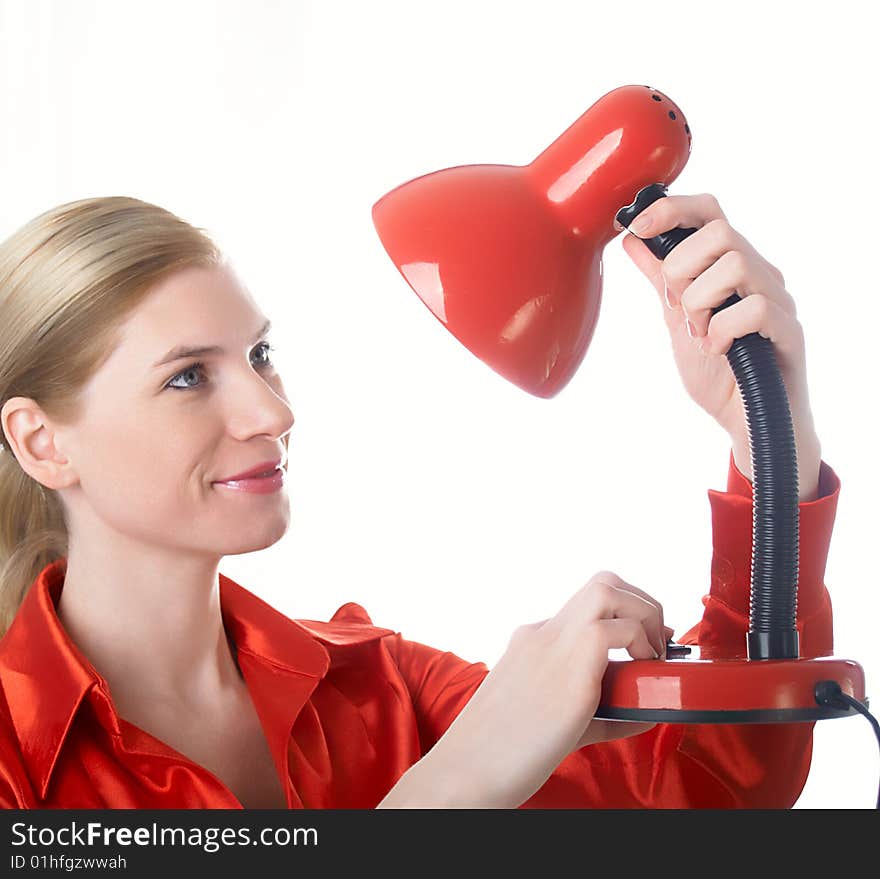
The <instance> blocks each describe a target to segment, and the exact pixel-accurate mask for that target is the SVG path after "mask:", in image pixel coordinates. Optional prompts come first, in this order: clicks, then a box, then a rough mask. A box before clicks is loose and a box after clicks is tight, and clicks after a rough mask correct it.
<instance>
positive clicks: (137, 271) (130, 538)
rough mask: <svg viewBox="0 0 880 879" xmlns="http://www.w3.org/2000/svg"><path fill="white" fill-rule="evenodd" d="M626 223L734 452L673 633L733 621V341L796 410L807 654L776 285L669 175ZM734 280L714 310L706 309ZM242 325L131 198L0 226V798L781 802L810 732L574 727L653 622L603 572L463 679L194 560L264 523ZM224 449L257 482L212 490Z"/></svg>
mask: <svg viewBox="0 0 880 879" xmlns="http://www.w3.org/2000/svg"><path fill="white" fill-rule="evenodd" d="M639 219H640V220H650V221H651V225H650V227H648V228H644V229H640V228H636V227H634V228H633V231H634V232H637V233H638V234H640V235H643V236H645V237H647V236H649V235H655V234H657V233H659V232H661V231H664V230H667V229H670V228H673V227H675V226H687V227H697V229H698V231H697V232H696V233H694V234H693V235H691V236H690V237H689V238H687V239H686V240H685V241H684V242H682V243H681V244H680V245H679V246H678V247H677V248H676V249H675V250H674V251H673V252H672V253H671V254H670V255H669V256H668V257H667V258H666V260H664V261H663V263H660V262H658V261H657V260H656V259H655V258H654V257H653V255H651V254H650V252H649V251H648V249H647V248H646V247H645V245H644V244H643V243H641V241H640V240H639V239H638V237H636V235H627V236H626V238H625V240H624V248H625V250H626V252H627V253H628V254H629V256H630V257H631V258H632V259H633V261H634V262H635V263H636V265H637V266H638V267H639V268H640V269H641V271H642V272H643V273H644V274H645V275H646V276H647V277H648V279H649V280H650V281H651V283H652V284H653V285H654V287H655V289H656V290H657V291H658V294H659V295H660V296H662V297H663V298H664V299H665V302H666V304H665V305H664V306H663V313H664V317H665V320H666V325H667V327H668V329H669V332H670V338H671V340H672V345H673V352H674V355H675V359H676V362H677V364H678V367H679V370H680V371H681V374H682V379H683V381H684V384H685V388H686V389H687V391H688V393H689V394H690V395H691V396H692V397H693V398H694V400H696V402H697V403H699V404H700V405H701V406H702V407H703V408H705V409H706V410H707V411H708V412H709V414H710V415H711V416H712V417H713V418H715V419H716V421H718V422H719V423H720V424H721V425H722V426H723V427H724V428H725V430H727V432H728V434H729V436H730V438H731V444H732V451H731V455H730V462H729V463H730V471H729V477H728V491H727V492H713V491H710V493H709V496H710V501H711V504H712V514H713V529H714V534H713V548H714V555H713V562H712V565H713V568H712V570H713V579H712V586H711V592H710V595H708V596H706V597H705V598H704V604H705V612H704V615H703V618H702V620H701V621H700V623H699V624H698V625H697V626H695V627H694V628H693V629H692V630H691V631H690V632H688V633H687V634H686V635H685V636H684V637H683V638H681V639H680V640H681V641H682V643H700V644H701V646H704V647H717V648H719V649H726V648H729V649H731V650H737V649H740V648H741V645H742V644H743V641H744V637H745V632H746V630H747V628H748V597H749V596H748V593H749V571H750V556H751V545H750V544H751V540H750V536H751V535H750V529H751V516H752V502H751V484H750V482H749V478H750V474H751V467H750V460H749V443H748V431H747V425H746V422H745V418H744V413H743V409H742V406H741V403H740V398H739V393H738V389H737V387H736V384H735V382H734V379H733V376H732V374H731V371H730V368H729V366H728V364H727V361H726V358H725V357H724V356H723V354H724V353H725V352H726V351H727V350H728V348H729V347H730V344H731V343H732V340H733V339H734V338H738V337H741V336H744V335H746V334H748V333H752V332H756V331H757V332H760V333H761V334H762V335H764V336H765V337H767V338H770V339H772V340H773V342H774V345H775V347H776V352H777V356H778V360H779V363H780V367H781V370H782V374H783V378H784V380H785V383H786V387H787V389H788V393H789V399H790V402H791V409H792V416H793V419H794V426H795V438H796V442H797V454H798V467H799V475H800V501H801V503H800V516H801V519H800V521H801V530H800V538H801V546H800V575H799V601H798V629H799V634H800V645H801V653H802V655H805V656H810V655H820V654H826V653H830V652H831V647H832V644H831V606H830V602H829V599H828V594H827V591H826V589H825V587H824V584H823V575H824V567H825V559H826V556H827V551H828V544H829V541H830V536H831V529H832V526H833V520H834V514H835V510H836V503H837V496H838V491H839V481H838V480H837V477H836V475H835V474H834V472H833V471H832V470H831V468H830V467H828V466H827V464H825V463H824V462H822V461H821V458H820V446H819V440H818V438H817V436H816V432H815V430H814V427H813V422H812V417H811V413H810V405H809V400H808V394H807V383H806V369H805V357H804V342H803V334H802V331H801V327H800V324H799V323H798V321H797V318H796V314H795V307H794V302H793V300H792V297H791V295H790V294H789V293H788V292H787V291H786V289H785V286H784V280H783V278H782V275H781V274H780V273H779V271H778V270H777V269H776V268H775V267H773V266H772V265H770V264H769V263H768V262H767V261H766V260H764V259H763V258H762V257H761V256H760V255H759V254H757V253H756V252H755V250H754V249H753V248H752V247H751V245H750V244H749V243H748V242H747V241H746V240H745V239H744V238H743V237H742V236H741V235H740V234H739V233H737V232H736V231H734V230H733V229H732V228H731V227H730V225H729V224H728V223H727V220H726V218H725V216H724V214H723V213H722V211H721V209H720V207H719V206H718V203H717V201H716V200H715V199H714V198H712V197H711V196H709V195H699V196H669V197H667V198H663V199H660V200H658V201H657V202H655V203H654V204H653V205H651V206H650V207H649V208H648V209H647V210H646V211H644V213H643V215H642V216H641V217H640V218H639ZM733 289H736V290H737V291H738V292H739V294H740V295H741V296H743V297H744V299H743V301H742V302H741V303H738V304H736V305H734V306H732V307H730V308H728V309H726V310H724V311H722V312H720V313H719V314H718V315H716V316H714V317H712V315H711V308H712V307H713V306H715V305H717V304H719V303H721V302H723V301H724V300H725V299H726V298H727V296H728V295H729V293H730V291H731V290H733ZM661 301H662V300H661ZM710 318H711V320H710ZM267 324H268V322H267V321H266V319H265V315H263V314H262V313H261V311H260V309H259V308H258V307H257V306H256V304H255V302H254V300H253V299H252V298H251V296H250V295H249V293H248V291H247V290H246V288H245V287H244V286H243V285H242V284H241V282H240V281H239V280H238V278H237V277H236V276H235V274H234V273H233V272H232V270H231V269H230V267H229V265H228V264H227V263H226V262H225V261H224V259H223V257H222V255H221V254H220V253H219V252H218V250H217V248H216V247H215V245H214V244H213V243H212V242H211V241H210V240H209V239H208V238H207V236H206V235H204V234H203V230H199V229H196V228H194V227H192V226H190V225H189V224H187V223H185V222H184V221H182V220H181V219H179V218H177V217H176V216H174V215H173V214H170V213H168V212H167V211H165V210H163V209H161V208H159V207H156V206H155V205H151V204H147V203H145V202H142V201H139V200H137V199H133V198H125V197H113V198H94V199H84V200H81V201H76V202H72V203H69V204H66V205H61V206H59V207H57V208H55V209H53V210H50V211H48V212H46V213H44V214H43V215H41V216H38V217H36V218H35V219H33V220H32V221H30V222H29V223H28V224H27V225H25V226H24V227H23V228H21V229H20V230H18V231H17V232H16V233H15V234H14V235H12V236H11V237H10V238H9V239H7V240H6V241H5V242H4V243H3V244H2V245H0V350H2V352H3V356H2V361H0V427H2V433H3V436H2V442H3V444H4V446H5V448H4V449H3V451H2V452H0V565H2V567H0V614H2V619H0V625H2V630H0V633H2V634H3V637H2V640H0V686H2V693H3V696H4V697H5V698H4V699H2V700H0V804H2V805H3V806H4V807H5V808H108V807H109V808H255V807H306V808H373V807H378V806H381V807H423V806H443V807H471V806H473V807H509V808H512V807H517V806H524V807H540V808H554V807H610V808H627V807H669V808H682V807H727V806H737V807H788V806H791V805H792V804H793V803H794V802H795V800H796V799H797V797H798V795H799V793H800V791H801V788H802V786H803V783H804V781H805V779H806V775H807V772H808V769H809V761H810V750H811V743H812V724H793V725H781V724H768V725H753V726H700V725H691V726H685V725H675V724H623V723H612V722H602V721H597V720H594V719H593V713H594V712H595V709H596V706H597V704H598V698H599V692H600V682H601V678H602V674H603V672H604V670H605V668H606V666H607V662H608V650H609V649H610V648H612V647H619V648H626V649H627V650H628V652H629V654H630V655H631V656H632V657H634V658H648V657H653V656H655V655H658V654H662V653H663V651H664V649H665V643H666V638H667V637H668V636H669V635H670V634H671V633H672V630H671V629H670V628H668V627H667V626H665V623H664V620H663V612H662V607H661V606H660V604H659V603H658V602H657V601H656V600H655V599H654V598H652V597H651V596H649V595H647V594H646V593H645V592H643V591H642V590H640V589H638V588H637V587H635V586H633V585H631V584H629V583H626V582H624V581H623V580H621V579H620V578H619V577H617V576H616V575H615V574H614V573H612V572H609V571H601V572H599V573H598V574H596V575H595V576H594V577H592V578H591V579H590V580H589V581H588V582H587V584H586V585H585V586H584V588H582V589H581V590H579V591H578V592H577V593H576V594H575V595H574V596H573V597H572V598H571V600H570V601H569V602H567V603H566V605H565V606H564V607H563V608H562V609H561V610H560V612H559V613H558V614H557V615H556V616H555V617H552V618H551V619H548V620H543V621H541V622H539V623H533V624H531V625H526V626H523V627H521V628H520V629H518V630H517V631H516V632H515V633H514V635H513V637H512V638H511V640H510V644H509V647H508V649H507V651H506V652H505V654H504V655H503V656H502V658H501V659H500V661H499V662H498V664H497V665H496V666H495V668H493V669H492V671H491V672H489V670H488V669H487V667H486V666H485V665H484V664H483V663H469V662H466V661H464V660H463V659H461V658H459V657H457V656H455V655H454V654H452V653H449V652H443V651H440V650H437V649H434V648H431V647H428V646H426V645H422V644H418V643H416V642H412V641H408V640H406V639H404V638H402V637H401V635H400V634H399V633H397V632H394V631H392V630H390V629H384V628H380V627H377V626H374V625H373V624H372V621H371V619H370V617H369V616H368V615H367V613H366V611H365V610H364V609H363V608H362V607H361V606H360V605H358V604H355V603H353V602H350V603H348V604H345V605H343V606H342V607H341V608H339V610H337V612H336V613H335V614H334V616H333V617H332V619H331V620H330V621H329V622H327V623H325V622H318V621H311V620H292V619H290V618H288V617H286V616H285V615H284V614H282V613H280V612H279V611H277V610H275V609H274V608H272V607H271V606H270V605H268V604H267V603H266V602H263V601H261V600H260V599H259V598H257V597H256V596H255V595H254V594H253V593H251V592H249V591H248V590H247V589H245V588H243V587H242V586H240V585H239V584H237V583H235V582H234V581H232V580H231V579H229V578H228V577H225V576H224V575H223V574H221V573H219V570H218V566H219V562H220V560H221V558H222V557H223V556H225V555H229V554H238V553H245V552H252V551H254V550H257V549H262V548H264V547H267V546H270V545H271V544H273V543H275V542H276V541H278V540H279V539H280V538H281V537H282V536H283V535H284V533H285V531H286V529H287V527H288V523H289V506H288V497H287V492H286V489H284V488H283V487H280V488H279V487H278V486H277V483H278V481H279V478H278V472H277V471H279V470H280V471H281V472H282V473H283V470H284V466H285V462H286V456H287V445H288V439H289V434H290V430H291V428H292V426H293V423H294V418H293V413H292V410H291V407H290V403H289V401H288V399H287V397H286V395H285V392H284V387H283V384H282V381H281V377H280V376H279V375H278V374H277V372H276V371H275V369H274V366H273V364H272V361H271V358H269V357H268V356H267V355H268V351H269V350H271V346H270V345H269V343H268V342H267V341H266V330H267ZM686 327H687V328H688V329H686ZM181 346H183V347H184V348H189V349H192V347H193V346H197V347H198V348H199V350H198V351H194V350H189V351H184V350H181ZM208 346H214V347H213V348H211V349H210V350H206V348H207V347H208ZM253 468H256V470H257V471H260V472H263V471H272V470H273V469H274V471H275V473H276V475H275V476H274V477H257V478H255V479H253V480H252V481H250V482H246V483H244V482H242V481H241V480H238V481H237V480H234V479H232V477H234V476H237V475H239V474H241V473H242V472H243V471H247V470H251V469H253ZM281 481H282V482H283V479H282V480H281ZM246 486H250V487H252V488H253V487H255V486H256V487H260V488H263V489H265V490H264V491H260V492H254V491H243V490H241V489H242V488H243V487H246ZM572 694H576V695H575V696H574V697H573V696H572Z"/></svg>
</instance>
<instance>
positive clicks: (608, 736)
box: [577, 718, 657, 748]
mask: <svg viewBox="0 0 880 879" xmlns="http://www.w3.org/2000/svg"><path fill="white" fill-rule="evenodd" d="M655 726H657V724H656V723H646V722H644V721H632V720H596V719H595V718H593V720H591V721H590V725H589V726H588V727H587V729H586V730H585V731H584V734H583V735H582V736H581V739H580V741H579V742H578V745H577V747H578V748H582V747H584V745H592V744H594V743H596V742H613V741H614V740H615V739H628V738H630V737H632V736H640V735H641V734H642V733H645V732H648V730H650V729H654V727H655Z"/></svg>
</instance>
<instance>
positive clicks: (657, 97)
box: [651, 95, 663, 101]
mask: <svg viewBox="0 0 880 879" xmlns="http://www.w3.org/2000/svg"><path fill="white" fill-rule="evenodd" d="M651 97H652V98H653V99H654V100H655V101H662V100H663V98H661V97H660V95H651Z"/></svg>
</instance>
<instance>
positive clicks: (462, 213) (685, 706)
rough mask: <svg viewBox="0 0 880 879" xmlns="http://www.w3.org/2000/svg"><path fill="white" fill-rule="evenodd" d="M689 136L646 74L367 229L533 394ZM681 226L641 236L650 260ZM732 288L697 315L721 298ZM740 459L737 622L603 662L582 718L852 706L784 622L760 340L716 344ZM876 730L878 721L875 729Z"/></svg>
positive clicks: (574, 343) (573, 340) (582, 348)
mask: <svg viewBox="0 0 880 879" xmlns="http://www.w3.org/2000/svg"><path fill="white" fill-rule="evenodd" d="M690 148H691V130H690V127H689V125H688V123H687V121H686V119H685V117H684V114H683V113H682V112H681V110H680V109H679V107H678V106H677V105H676V104H675V103H673V102H672V101H671V100H670V99H669V98H668V97H667V96H666V95H664V94H663V93H661V92H659V91H657V90H656V89H654V88H651V87H650V86H646V85H627V86H622V87H621V88H617V89H614V90H613V91H611V92H609V93H607V94H606V95H605V96H604V97H602V98H601V99H600V100H598V101H597V102H596V103H595V104H593V106H591V107H590V108H589V109H588V110H587V111H586V112H585V113H584V114H583V115H581V116H580V117H579V118H578V119H576V120H575V122H574V123H573V124H572V125H571V126H569V128H567V129H566V130H565V131H564V132H563V133H562V134H561V135H560V136H559V137H558V138H556V140H554V141H553V142H552V143H551V144H550V146H548V147H547V148H546V149H545V150H544V151H543V152H542V153H540V155H538V157H537V158H535V159H534V161H532V162H531V163H530V164H528V165H524V166H519V165H460V166H456V167H452V168H446V169H444V170H441V171H436V172H434V173H430V174H426V175H423V176H421V177H417V178H415V179H413V180H410V181H408V182H406V183H403V184H402V185H400V186H398V187H396V188H395V189H393V190H391V191H390V192H388V193H387V194H386V195H384V196H383V197H382V198H380V199H379V200H378V201H377V202H376V203H375V204H374V205H373V209H372V215H373V223H374V225H375V227H376V230H377V232H378V235H379V238H380V240H381V242H382V245H383V246H384V248H385V250H386V251H387V253H388V255H389V256H390V257H391V259H392V261H393V262H394V264H395V265H396V266H397V268H398V270H399V271H400V273H401V274H402V275H403V277H404V279H405V280H406V281H407V283H408V284H409V285H410V287H412V289H413V290H414V291H415V293H416V294H417V295H418V296H419V298H420V299H421V300H422V302H423V303H424V304H425V305H426V306H427V307H428V309H429V310H430V311H431V313H432V314H433V315H434V316H435V317H436V318H437V319H438V320H439V321H440V322H441V323H442V324H443V325H444V326H445V327H446V329H447V330H449V331H450V332H451V333H452V334H453V335H454V336H455V337H456V338H457V339H458V340H459V341H460V342H461V343H462V344H463V345H464V346H465V347H467V348H468V349H470V351H471V352H472V353H473V354H475V355H476V356H477V357H479V358H480V359H481V360H482V361H483V362H484V363H486V364H487V365H488V366H489V367H491V368H492V369H493V370H494V371H495V372H497V373H498V374H500V375H501V376H502V377H504V378H505V379H507V380H508V381H510V382H512V383H513V384H515V385H517V386H518V387H520V388H522V389H523V390H525V391H527V392H528V393H530V394H533V395H535V396H538V397H544V398H549V397H552V396H554V395H555V394H557V393H559V391H560V390H562V388H564V387H565V385H566V384H567V383H568V381H569V380H570V379H571V377H572V376H573V375H574V373H575V372H576V371H577V369H578V367H579V365H580V363H581V361H582V360H583V357H584V355H585V354H586V351H587V348H588V346H589V344H590V340H591V338H592V336H593V331H594V329H595V326H596V320H597V318H598V316H599V305H600V301H601V298H602V250H603V248H604V246H605V245H606V244H607V243H608V242H609V241H610V240H611V239H612V238H613V237H614V236H615V235H617V234H618V233H617V230H616V229H615V228H614V225H613V221H614V219H615V218H616V219H617V221H618V222H619V223H620V224H621V225H622V226H624V227H627V226H629V225H630V223H631V222H632V221H633V220H634V219H635V217H636V216H637V215H638V214H639V213H640V212H641V211H642V210H644V209H645V208H646V207H647V206H648V205H650V204H652V203H653V202H654V201H655V200H656V199H658V198H662V197H665V195H666V189H667V185H668V184H669V183H671V182H672V181H673V180H675V179H676V177H677V176H678V175H679V173H680V172H681V171H682V169H683V168H684V166H685V164H686V163H687V159H688V157H689V155H690ZM695 231H696V229H682V228H676V229H672V230H669V231H667V232H664V233H663V234H661V235H657V236H656V237H654V238H650V239H645V244H646V245H647V246H648V248H649V249H650V250H651V252H652V253H653V254H654V255H655V256H656V257H657V258H658V259H663V258H665V257H666V255H667V254H668V253H669V252H670V251H671V250H672V249H673V248H674V247H675V246H676V245H677V244H679V243H680V242H681V241H683V240H684V239H685V238H686V237H687V236H689V235H691V234H693V233H694V232H695ZM739 300H740V297H739V296H738V295H737V294H736V293H734V294H733V295H731V296H730V297H729V298H728V299H727V300H726V301H725V302H724V303H722V304H721V305H719V306H718V307H717V308H715V309H713V313H717V312H718V311H720V310H721V309H723V308H727V307H728V306H730V305H732V304H734V303H735V302H738V301H739ZM727 359H728V362H729V363H730V366H731V369H732V370H733V373H734V375H735V377H736V382H737V385H738V387H739V390H740V393H741V394H742V398H743V403H744V407H745V412H746V417H747V422H748V430H749V443H750V449H751V460H752V469H753V475H754V481H753V486H754V490H753V495H754V514H753V547H752V550H753V551H752V570H751V603H750V619H749V631H748V633H747V636H746V638H745V643H743V645H742V648H741V650H739V651H737V652H736V653H735V654H734V655H723V656H722V655H717V654H713V653H711V652H707V651H705V650H704V651H703V655H702V656H701V655H700V648H699V647H686V646H684V645H676V644H674V643H673V642H670V644H669V647H668V650H667V658H665V659H662V658H661V659H656V660H631V659H624V660H619V661H618V660H610V661H609V663H608V668H607V671H606V674H605V677H604V679H603V687H602V696H601V701H600V704H599V707H598V709H597V711H596V715H595V716H596V717H598V718H603V719H609V720H631V721H658V722H669V723H790V722H801V721H815V720H823V719H826V718H835V717H845V716H852V715H854V714H856V713H863V714H865V715H866V716H867V717H868V719H869V720H871V721H873V723H874V724H875V732H876V731H877V727H876V723H877V722H876V720H874V718H873V717H872V716H871V715H870V714H869V713H868V711H867V705H868V700H867V699H866V698H865V682H864V673H863V670H862V667H861V666H860V665H859V664H858V663H856V662H853V661H852V660H848V659H840V658H835V657H833V656H821V657H816V658H801V657H800V655H799V646H798V632H797V627H796V622H795V621H796V602H797V574H798V527H799V511H798V473H797V457H796V450H795V443H794V431H793V426H792V421H791V412H790V409H789V402H788V396H787V393H786V389H785V385H784V383H783V381H782V376H781V373H780V371H779V367H778V365H777V362H776V356H775V352H774V348H773V343H772V342H771V341H770V340H769V339H765V338H764V337H763V336H761V335H760V334H759V333H751V334H749V335H747V336H744V337H742V338H740V339H736V340H734V342H733V345H732V346H731V348H730V350H729V351H728V353H727ZM878 738H880V732H878Z"/></svg>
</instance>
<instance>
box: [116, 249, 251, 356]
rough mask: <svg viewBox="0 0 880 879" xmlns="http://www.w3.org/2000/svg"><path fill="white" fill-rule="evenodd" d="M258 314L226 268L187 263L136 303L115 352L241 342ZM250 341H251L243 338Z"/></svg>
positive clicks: (158, 352) (145, 353) (147, 353)
mask: <svg viewBox="0 0 880 879" xmlns="http://www.w3.org/2000/svg"><path fill="white" fill-rule="evenodd" d="M261 315H262V312H261V310H260V308H259V306H258V305H257V303H256V302H255V301H254V299H253V297H252V296H251V294H250V292H249V291H248V289H247V288H246V287H245V285H244V284H243V283H242V281H241V280H240V279H239V278H238V276H237V275H236V274H235V272H234V271H233V270H232V269H231V268H229V267H228V266H224V267H218V268H202V267H200V266H188V267H187V268H184V269H181V270H180V271H179V272H175V273H174V274H172V275H169V276H168V277H167V278H165V279H164V280H162V281H161V282H159V283H158V284H156V286H155V287H154V288H153V289H152V290H151V291H150V293H148V294H147V296H146V297H145V298H144V299H143V300H142V301H141V302H140V304H139V305H138V307H137V308H136V309H135V310H134V312H132V314H131V315H130V316H129V318H128V320H127V321H126V322H125V323H124V325H123V328H122V337H121V342H120V346H119V353H121V352H122V351H123V350H124V351H125V353H126V354H127V355H131V356H133V357H138V358H143V357H147V358H152V359H150V360H149V362H150V363H152V362H153V361H154V360H155V359H156V358H157V357H159V356H160V355H162V354H164V353H165V351H166V350H167V349H168V348H170V347H172V346H174V345H177V344H181V343H185V344H192V345H202V344H204V345H213V344H218V345H225V344H226V343H229V344H233V343H234V342H235V341H236V339H237V338H238V336H239V335H241V336H242V341H245V339H246V338H247V337H249V336H250V334H252V333H253V331H254V328H255V326H256V325H257V324H258V323H259V319H260V317H261ZM247 341H250V339H247Z"/></svg>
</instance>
